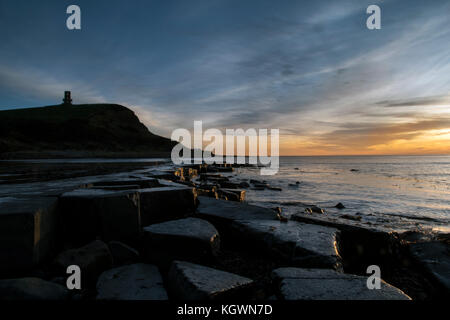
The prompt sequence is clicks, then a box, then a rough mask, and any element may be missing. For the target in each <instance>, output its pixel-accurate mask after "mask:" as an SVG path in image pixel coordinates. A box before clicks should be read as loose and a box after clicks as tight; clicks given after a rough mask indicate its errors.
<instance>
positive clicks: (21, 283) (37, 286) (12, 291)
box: [0, 278, 69, 300]
mask: <svg viewBox="0 0 450 320" xmlns="http://www.w3.org/2000/svg"><path fill="white" fill-rule="evenodd" d="M68 298H69V291H68V290H67V289H66V288H65V287H63V286H61V285H59V284H57V283H53V282H50V281H45V280H42V279H39V278H21V279H4V280H0V300H66V299H68Z"/></svg>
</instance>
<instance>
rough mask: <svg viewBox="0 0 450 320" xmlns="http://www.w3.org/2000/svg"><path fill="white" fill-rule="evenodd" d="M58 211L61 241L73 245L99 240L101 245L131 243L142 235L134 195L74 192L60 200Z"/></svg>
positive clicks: (92, 191) (91, 191)
mask: <svg viewBox="0 0 450 320" xmlns="http://www.w3.org/2000/svg"><path fill="white" fill-rule="evenodd" d="M59 210H60V214H61V217H62V230H63V231H62V232H63V235H64V238H65V240H66V242H68V243H71V244H74V245H82V244H86V243H88V242H90V241H92V240H95V239H96V238H97V237H98V236H100V237H101V239H102V240H104V241H112V240H117V241H123V242H127V241H133V240H134V239H136V238H137V237H138V236H139V234H140V231H141V218H140V204H139V193H138V192H137V191H110V190H101V189H77V190H74V191H72V192H67V193H64V194H63V195H62V196H61V197H60V205H59Z"/></svg>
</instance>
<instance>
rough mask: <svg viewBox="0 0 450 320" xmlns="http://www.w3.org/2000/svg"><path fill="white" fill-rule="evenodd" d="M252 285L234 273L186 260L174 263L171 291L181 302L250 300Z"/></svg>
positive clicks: (171, 269)
mask: <svg viewBox="0 0 450 320" xmlns="http://www.w3.org/2000/svg"><path fill="white" fill-rule="evenodd" d="M252 283H253V281H252V280H251V279H248V278H245V277H242V276H239V275H236V274H233V273H229V272H225V271H221V270H217V269H213V268H209V267H205V266H202V265H198V264H193V263H189V262H184V261H174V262H173V264H172V266H171V268H170V271H169V288H170V292H171V294H172V295H173V296H174V297H175V298H176V299H180V300H191V301H192V300H194V301H195V300H197V301H198V300H225V299H236V298H246V299H248V298H249V297H250V294H251V286H252Z"/></svg>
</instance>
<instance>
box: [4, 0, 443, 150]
mask: <svg viewBox="0 0 450 320" xmlns="http://www.w3.org/2000/svg"><path fill="white" fill-rule="evenodd" d="M71 4H76V5H78V6H79V7H80V8H81V30H68V29H67V28H66V19H67V17H68V14H66V8H67V7H68V6H69V5H71ZM371 4H376V5H378V6H380V8H381V29H380V30H369V29H367V27H366V19H367V18H368V16H369V15H368V14H367V13H366V8H367V7H368V6H369V5H371ZM449 17H450V1H447V0H442V1H441V0H436V1H417V0H384V1H375V0H367V1H366V0H355V1H345V0H343V1H331V0H330V1H300V0H296V1H273V0H269V1H267V0H245V1H242V0H238V1H237V0H201V1H200V0H190V1H181V0H180V1H170V0H165V1H151V0H146V1H144V0H142V1H139V0H134V1H133V0H131V1H113V0H96V1H86V0H71V1H65V0H55V1H45V0H40V1H24V0H2V1H1V2H0V39H1V41H0V110H5V109H11V108H22V107H34V106H43V105H53V104H58V103H60V102H61V99H62V96H63V92H64V91H65V90H71V91H72V96H73V99H74V103H118V104H122V105H125V106H127V107H129V108H130V109H132V110H133V111H134V112H135V113H136V114H137V115H138V116H139V118H140V120H141V121H142V122H143V123H144V124H145V125H146V126H147V127H148V128H149V129H150V131H152V132H154V133H156V134H160V135H163V136H166V137H170V136H171V133H172V131H173V130H174V129H177V128H186V129H192V128H193V123H194V120H201V121H203V127H204V129H207V128H218V129H220V130H223V132H225V131H224V130H225V128H229V129H233V128H234V129H235V128H243V129H248V128H255V129H258V128H267V129H279V130H280V154H281V155H352V154H361V155H363V154H450V23H449Z"/></svg>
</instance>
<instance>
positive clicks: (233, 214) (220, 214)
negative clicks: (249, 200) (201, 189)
mask: <svg viewBox="0 0 450 320" xmlns="http://www.w3.org/2000/svg"><path fill="white" fill-rule="evenodd" d="M198 199H199V202H200V203H199V205H198V208H197V213H198V215H199V216H202V217H204V218H205V219H208V220H210V219H211V220H214V221H221V222H231V221H234V220H253V219H259V220H271V219H274V220H275V218H276V212H275V211H274V210H271V209H267V208H263V207H258V206H253V205H249V204H246V203H238V202H234V201H226V200H216V199H213V198H209V197H198Z"/></svg>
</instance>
